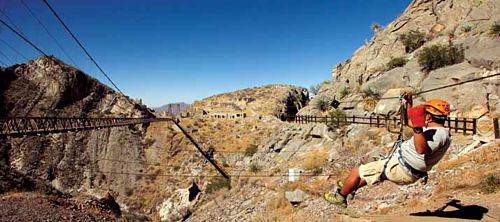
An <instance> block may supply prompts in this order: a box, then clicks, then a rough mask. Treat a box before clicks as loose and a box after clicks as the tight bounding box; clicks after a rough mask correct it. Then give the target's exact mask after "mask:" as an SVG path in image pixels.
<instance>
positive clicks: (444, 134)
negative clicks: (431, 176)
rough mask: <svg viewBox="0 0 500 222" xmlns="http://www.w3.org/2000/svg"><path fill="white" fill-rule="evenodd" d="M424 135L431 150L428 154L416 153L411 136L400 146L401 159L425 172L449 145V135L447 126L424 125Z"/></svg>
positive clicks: (435, 162) (436, 161)
mask: <svg viewBox="0 0 500 222" xmlns="http://www.w3.org/2000/svg"><path fill="white" fill-rule="evenodd" d="M423 133H424V136H425V139H426V140H427V145H428V146H429V148H430V149H431V150H432V151H431V152H430V153H428V154H418V153H417V150H416V149H415V144H414V142H413V137H411V139H410V140H407V141H405V142H403V143H402V144H401V146H400V149H401V156H402V158H403V160H404V161H405V162H406V163H408V164H409V165H410V166H412V167H413V168H414V169H416V170H419V171H423V172H427V171H429V170H431V168H432V167H433V166H434V165H436V164H437V163H438V162H439V160H441V158H443V156H444V154H445V153H446V151H447V150H448V147H450V143H451V135H450V131H449V129H447V128H443V127H429V128H426V127H424V132H423Z"/></svg>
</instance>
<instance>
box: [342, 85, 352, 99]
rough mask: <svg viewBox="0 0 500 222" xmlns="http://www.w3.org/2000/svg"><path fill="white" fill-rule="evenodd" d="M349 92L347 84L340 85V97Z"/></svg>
mask: <svg viewBox="0 0 500 222" xmlns="http://www.w3.org/2000/svg"><path fill="white" fill-rule="evenodd" d="M349 93H351V92H350V91H349V88H348V87H347V86H342V88H341V89H340V99H343V98H344V97H346V96H347V95H349Z"/></svg>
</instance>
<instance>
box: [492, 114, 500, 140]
mask: <svg viewBox="0 0 500 222" xmlns="http://www.w3.org/2000/svg"><path fill="white" fill-rule="evenodd" d="M498 128H499V127H498V118H495V119H493V130H494V131H495V139H500V131H499V129H498Z"/></svg>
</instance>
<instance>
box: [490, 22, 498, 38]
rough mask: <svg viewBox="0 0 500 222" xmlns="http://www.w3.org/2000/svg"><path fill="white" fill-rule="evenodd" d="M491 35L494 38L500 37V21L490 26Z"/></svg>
mask: <svg viewBox="0 0 500 222" xmlns="http://www.w3.org/2000/svg"><path fill="white" fill-rule="evenodd" d="M490 34H491V35H493V36H500V21H495V22H494V23H493V24H492V25H491V26H490Z"/></svg>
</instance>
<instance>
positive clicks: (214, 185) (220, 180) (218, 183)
mask: <svg viewBox="0 0 500 222" xmlns="http://www.w3.org/2000/svg"><path fill="white" fill-rule="evenodd" d="M223 188H226V189H228V190H229V189H231V181H230V180H228V179H226V178H224V177H215V178H214V179H213V180H212V181H211V182H210V183H209V184H208V185H207V188H206V189H205V192H207V193H213V192H215V191H217V190H220V189H223Z"/></svg>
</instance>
